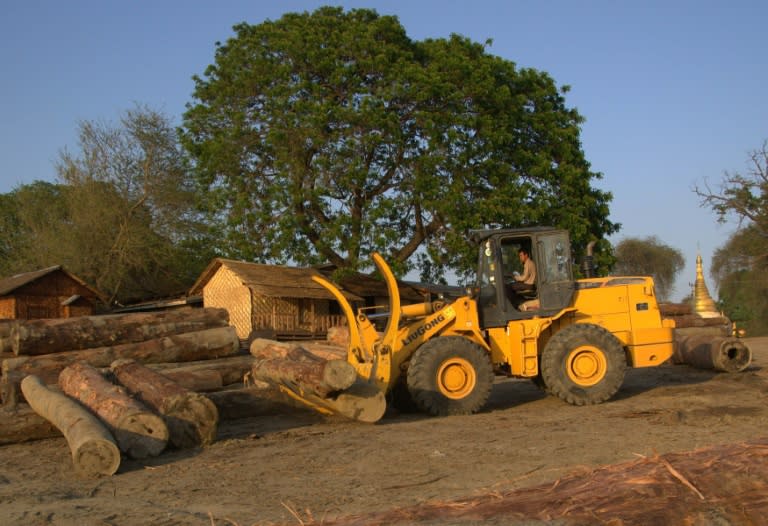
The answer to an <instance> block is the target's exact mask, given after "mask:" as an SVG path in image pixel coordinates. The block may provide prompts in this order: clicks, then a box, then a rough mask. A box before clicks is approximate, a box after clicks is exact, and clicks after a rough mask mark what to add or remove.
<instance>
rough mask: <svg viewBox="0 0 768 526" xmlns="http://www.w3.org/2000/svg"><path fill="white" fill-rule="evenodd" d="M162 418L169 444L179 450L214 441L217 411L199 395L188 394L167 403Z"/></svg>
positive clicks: (207, 400)
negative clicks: (166, 428) (166, 427)
mask: <svg viewBox="0 0 768 526" xmlns="http://www.w3.org/2000/svg"><path fill="white" fill-rule="evenodd" d="M163 418H164V420H165V423H166V425H167V426H168V431H169V434H170V437H169V440H170V442H171V443H172V444H173V445H174V446H176V447H177V448H179V449H184V448H192V447H197V446H207V445H208V444H211V443H213V442H214V441H215V440H216V432H217V429H218V425H219V411H218V409H217V408H216V405H215V404H214V403H213V402H212V401H211V400H210V399H209V398H207V397H205V396H203V395H201V394H197V393H188V394H186V395H184V396H178V397H176V398H175V399H174V400H172V401H169V403H168V405H167V409H166V411H164V412H163Z"/></svg>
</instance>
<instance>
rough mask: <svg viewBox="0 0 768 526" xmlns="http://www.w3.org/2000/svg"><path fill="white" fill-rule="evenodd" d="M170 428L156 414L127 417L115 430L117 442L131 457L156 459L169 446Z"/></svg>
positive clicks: (143, 413)
mask: <svg viewBox="0 0 768 526" xmlns="http://www.w3.org/2000/svg"><path fill="white" fill-rule="evenodd" d="M168 438H169V433H168V426H166V425H165V422H164V421H163V419H162V418H161V417H160V416H158V415H155V414H154V413H148V412H138V413H132V414H129V415H125V416H124V417H123V418H122V419H121V420H120V422H119V423H118V425H117V426H116V429H115V440H117V443H118V444H119V445H120V449H121V450H122V451H124V452H125V453H126V454H127V455H128V456H129V457H131V458H135V459H142V458H147V457H156V456H157V455H159V454H160V453H162V452H163V450H164V449H165V447H166V445H167V444H168Z"/></svg>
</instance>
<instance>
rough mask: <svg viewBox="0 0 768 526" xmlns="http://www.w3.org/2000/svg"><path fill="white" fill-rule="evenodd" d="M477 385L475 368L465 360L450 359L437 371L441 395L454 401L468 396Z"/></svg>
mask: <svg viewBox="0 0 768 526" xmlns="http://www.w3.org/2000/svg"><path fill="white" fill-rule="evenodd" d="M476 384H477V374H476V373H475V368H474V367H472V364H471V363H469V361H467V360H465V359H463V358H450V359H448V360H446V361H444V362H443V363H442V364H441V365H440V369H438V371H437V388H438V389H439V390H440V393H441V394H443V395H444V396H446V397H448V398H451V399H453V400H459V399H461V398H464V397H465V396H467V395H468V394H469V393H471V392H472V390H473V389H474V388H475V385H476Z"/></svg>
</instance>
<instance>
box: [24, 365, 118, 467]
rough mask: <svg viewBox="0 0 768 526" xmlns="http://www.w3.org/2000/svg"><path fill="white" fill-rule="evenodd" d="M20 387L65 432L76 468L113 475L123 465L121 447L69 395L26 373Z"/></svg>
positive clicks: (96, 420) (94, 418)
mask: <svg viewBox="0 0 768 526" xmlns="http://www.w3.org/2000/svg"><path fill="white" fill-rule="evenodd" d="M21 389H22V391H23V392H24V397H25V398H26V399H27V400H28V401H29V405H30V406H31V407H32V409H34V410H35V412H36V413H37V414H39V415H40V416H42V417H43V418H45V419H46V420H48V421H49V422H51V423H52V424H53V425H54V426H56V427H57V428H58V429H59V431H61V432H62V433H63V434H64V438H66V440H67V444H68V445H69V449H70V451H71V452H72V462H73V463H74V465H75V469H76V470H77V471H78V472H79V473H81V474H83V475H86V476H96V475H113V474H114V473H115V472H116V471H117V468H118V467H120V449H119V448H118V447H117V444H115V441H114V439H113V438H112V436H111V435H110V434H109V431H108V430H107V428H106V427H104V425H102V424H101V422H99V420H98V419H97V418H96V417H95V416H93V415H92V414H91V413H90V412H89V411H88V410H87V409H86V408H84V407H83V406H81V405H80V404H78V403H77V402H75V401H74V400H72V399H71V398H69V397H68V396H66V395H64V394H62V393H57V392H55V391H52V390H50V389H48V388H47V387H46V386H45V385H44V384H43V383H42V382H41V381H40V379H39V378H37V377H35V376H27V377H26V378H24V380H23V381H22V382H21Z"/></svg>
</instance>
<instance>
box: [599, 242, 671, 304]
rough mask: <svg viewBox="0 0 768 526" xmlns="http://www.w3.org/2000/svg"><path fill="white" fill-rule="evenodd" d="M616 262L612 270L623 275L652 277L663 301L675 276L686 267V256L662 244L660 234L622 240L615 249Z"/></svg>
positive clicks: (667, 295)
mask: <svg viewBox="0 0 768 526" xmlns="http://www.w3.org/2000/svg"><path fill="white" fill-rule="evenodd" d="M614 253H615V255H616V265H615V267H614V270H613V273H614V274H616V275H624V276H652V277H653V281H654V283H655V285H656V294H657V295H658V296H659V298H660V299H661V300H662V301H665V300H667V299H669V295H670V294H671V293H672V290H673V289H674V286H675V277H676V276H677V274H679V273H680V271H681V270H683V267H685V258H684V257H683V254H682V252H680V251H679V250H678V249H676V248H673V247H670V246H669V245H666V244H664V243H662V242H661V241H660V240H659V239H658V238H657V237H655V236H650V237H646V238H644V239H639V238H632V237H630V238H625V239H622V240H621V241H620V242H619V243H618V244H617V245H616V248H615V250H614Z"/></svg>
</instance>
